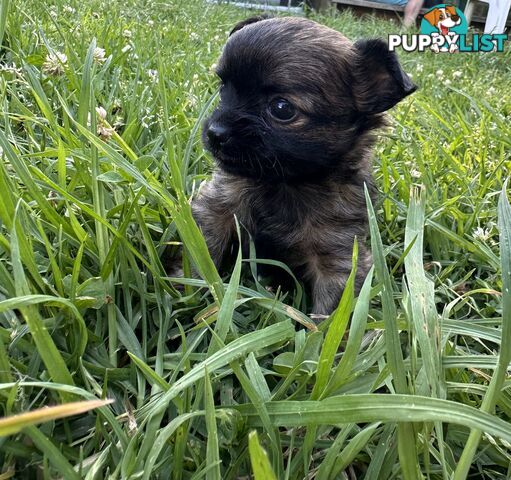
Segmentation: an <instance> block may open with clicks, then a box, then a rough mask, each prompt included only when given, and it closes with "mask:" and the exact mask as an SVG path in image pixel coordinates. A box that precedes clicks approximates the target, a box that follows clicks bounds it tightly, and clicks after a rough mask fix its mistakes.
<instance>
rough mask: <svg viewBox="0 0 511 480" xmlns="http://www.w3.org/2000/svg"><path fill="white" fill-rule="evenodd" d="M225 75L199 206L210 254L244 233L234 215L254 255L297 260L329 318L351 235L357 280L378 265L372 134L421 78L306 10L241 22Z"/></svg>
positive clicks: (228, 49) (219, 256)
mask: <svg viewBox="0 0 511 480" xmlns="http://www.w3.org/2000/svg"><path fill="white" fill-rule="evenodd" d="M217 74H218V76H219V77H220V79H221V88H220V104H219V105H218V107H217V108H216V110H215V111H214V112H213V113H212V115H211V116H210V117H209V118H208V119H207V120H206V121H205V123H204V129H203V141H204V144H205V147H206V149H207V150H209V152H211V154H212V155H213V157H214V159H215V161H216V165H217V168H216V170H215V171H214V173H213V177H212V179H211V180H210V181H209V182H207V183H206V184H205V185H203V186H202V188H201V189H200V191H199V195H198V197H197V198H196V199H195V200H194V201H193V202H192V210H193V214H194V218H195V219H196V221H197V223H198V225H199V226H200V228H201V229H202V232H203V234H204V236H205V238H206V242H207V245H208V247H209V250H210V253H211V256H212V258H213V261H214V262H215V263H216V265H217V266H220V265H221V264H222V261H223V260H224V258H225V256H226V253H227V252H228V251H229V250H230V248H231V245H232V242H233V241H235V240H236V229H235V219H234V216H236V217H237V219H238V220H239V222H240V224H241V225H242V226H243V227H244V228H245V229H246V230H247V231H248V232H249V233H250V236H251V237H252V238H253V240H254V243H255V246H256V251H257V255H258V257H259V258H271V259H275V260H280V261H282V262H284V263H286V264H287V265H289V266H290V267H291V268H292V270H293V271H294V273H295V274H296V275H298V277H299V278H301V279H302V280H303V281H304V282H305V283H306V285H307V286H308V287H309V289H310V293H311V296H312V301H313V306H312V312H313V313H314V314H323V315H325V314H330V313H331V312H332V311H333V310H334V309H335V308H336V306H337V304H338V302H339V298H340V295H341V293H342V290H343V287H344V285H345V282H346V280H347V277H348V275H349V273H350V271H351V255H352V249H353V242H354V240H355V237H357V239H358V242H359V260H358V270H357V277H356V278H357V285H358V286H360V285H361V283H362V282H363V279H364V278H365V275H366V274H367V271H368V269H369V267H370V264H371V255H370V252H369V251H368V250H367V248H366V247H365V245H364V243H365V239H366V234H367V223H368V220H367V213H366V202H365V197H364V183H365V184H366V185H367V186H368V188H369V189H370V190H372V189H373V187H372V180H371V159H370V153H371V146H372V144H373V136H372V134H371V132H372V131H373V130H374V129H375V128H377V127H380V126H382V125H383V123H384V118H383V116H382V114H383V112H385V111H386V110H388V109H389V108H391V107H393V106H394V105H395V104H396V103H398V102H399V101H400V100H402V99H403V98H405V97H406V96H407V95H409V94H410V93H412V92H413V91H414V90H415V89H416V86H415V85H414V84H413V83H412V82H411V81H410V79H409V77H408V76H407V75H406V74H405V73H404V72H403V71H402V69H401V68H400V66H399V63H398V60H397V57H396V56H395V54H394V53H391V52H389V51H388V46H387V44H386V43H385V42H384V41H382V40H367V41H359V42H356V43H354V44H353V43H351V42H350V41H349V40H348V39H347V38H345V37H344V36H343V35H341V34H340V33H338V32H336V31H335V30H332V29H330V28H327V27H325V26H322V25H319V24H318V23H315V22H313V21H311V20H307V19H304V18H287V17H286V18H269V19H268V18H261V17H255V18H251V19H248V20H246V21H244V22H242V23H240V24H238V25H237V26H236V27H235V28H234V30H233V31H232V32H231V36H230V38H229V40H228V41H227V44H226V45H225V48H224V50H223V53H222V55H221V58H220V60H219V62H218V68H217Z"/></svg>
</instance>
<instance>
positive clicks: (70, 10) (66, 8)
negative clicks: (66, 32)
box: [63, 5, 76, 14]
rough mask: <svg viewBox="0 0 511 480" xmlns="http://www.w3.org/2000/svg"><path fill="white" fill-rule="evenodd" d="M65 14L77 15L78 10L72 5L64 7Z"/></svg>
mask: <svg viewBox="0 0 511 480" xmlns="http://www.w3.org/2000/svg"><path fill="white" fill-rule="evenodd" d="M63 10H64V12H66V13H71V14H73V13H76V10H75V9H74V8H73V7H72V6H71V5H64V9H63Z"/></svg>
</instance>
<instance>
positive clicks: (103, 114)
mask: <svg viewBox="0 0 511 480" xmlns="http://www.w3.org/2000/svg"><path fill="white" fill-rule="evenodd" d="M96 113H97V114H98V117H99V118H100V119H101V120H105V119H106V110H105V109H104V108H103V107H96Z"/></svg>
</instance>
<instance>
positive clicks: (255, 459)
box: [248, 430, 277, 480]
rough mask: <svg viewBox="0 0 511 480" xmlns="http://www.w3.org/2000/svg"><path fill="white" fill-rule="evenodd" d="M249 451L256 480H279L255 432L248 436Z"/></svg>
mask: <svg viewBox="0 0 511 480" xmlns="http://www.w3.org/2000/svg"><path fill="white" fill-rule="evenodd" d="M248 449H249V452H250V463H251V465H252V472H254V479H255V480H277V477H276V476H275V473H274V472H273V470H272V468H271V465H270V461H269V460H268V455H267V454H266V452H265V450H264V449H263V447H261V444H260V443H259V438H258V436H257V432H256V431H255V430H254V431H252V432H250V433H249V434H248Z"/></svg>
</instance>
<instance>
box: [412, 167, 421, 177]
mask: <svg viewBox="0 0 511 480" xmlns="http://www.w3.org/2000/svg"><path fill="white" fill-rule="evenodd" d="M410 175H411V176H412V177H413V178H421V176H422V173H421V172H420V170H417V169H416V168H414V169H412V170H411V171H410Z"/></svg>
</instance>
